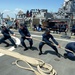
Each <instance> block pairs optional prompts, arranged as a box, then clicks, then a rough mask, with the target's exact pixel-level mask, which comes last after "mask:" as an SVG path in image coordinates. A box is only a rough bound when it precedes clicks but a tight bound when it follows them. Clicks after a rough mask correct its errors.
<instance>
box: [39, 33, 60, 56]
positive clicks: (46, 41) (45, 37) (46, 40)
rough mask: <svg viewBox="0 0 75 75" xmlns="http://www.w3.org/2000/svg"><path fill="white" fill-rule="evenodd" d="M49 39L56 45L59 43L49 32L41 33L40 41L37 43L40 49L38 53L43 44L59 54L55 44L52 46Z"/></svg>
mask: <svg viewBox="0 0 75 75" xmlns="http://www.w3.org/2000/svg"><path fill="white" fill-rule="evenodd" d="M49 39H51V40H52V41H53V42H54V43H55V44H56V45H59V44H58V42H57V41H56V40H55V39H54V37H53V36H52V35H51V34H46V33H44V34H43V35H42V42H40V44H39V50H40V53H39V55H41V54H42V47H43V45H44V44H47V45H49V46H50V47H51V48H53V49H54V50H55V51H56V54H59V53H58V50H57V48H56V46H54V45H53V44H52V42H51V41H50V40H49Z"/></svg>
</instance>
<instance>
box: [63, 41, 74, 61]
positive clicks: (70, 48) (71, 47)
mask: <svg viewBox="0 0 75 75" xmlns="http://www.w3.org/2000/svg"><path fill="white" fill-rule="evenodd" d="M65 48H66V50H65V51H66V53H64V57H65V58H69V59H70V60H75V55H74V53H72V52H75V42H70V43H68V44H67V45H66V47H65ZM67 49H68V50H67ZM71 51H72V52H71Z"/></svg>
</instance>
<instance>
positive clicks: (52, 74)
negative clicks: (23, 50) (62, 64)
mask: <svg viewBox="0 0 75 75" xmlns="http://www.w3.org/2000/svg"><path fill="white" fill-rule="evenodd" d="M0 52H1V53H3V54H6V55H8V56H11V57H14V58H17V59H18V60H16V61H15V63H14V64H16V65H17V66H18V67H20V68H22V69H26V70H30V71H33V72H34V73H35V74H36V75H57V72H56V71H55V70H54V69H53V67H52V66H51V65H50V64H47V63H45V62H44V61H43V60H40V59H37V58H32V57H28V56H24V55H22V54H20V53H17V52H14V51H9V50H6V49H0ZM20 60H21V61H24V62H25V63H26V64H27V65H28V66H29V68H26V67H22V66H20V65H19V64H18V62H19V61H20ZM32 66H34V67H36V68H37V70H35V69H34V68H32ZM42 69H43V70H42Z"/></svg>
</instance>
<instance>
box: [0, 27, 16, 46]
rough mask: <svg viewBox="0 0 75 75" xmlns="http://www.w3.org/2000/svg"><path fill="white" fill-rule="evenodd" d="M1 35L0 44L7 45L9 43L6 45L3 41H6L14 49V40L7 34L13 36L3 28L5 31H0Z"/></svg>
mask: <svg viewBox="0 0 75 75" xmlns="http://www.w3.org/2000/svg"><path fill="white" fill-rule="evenodd" d="M1 33H2V34H3V37H2V38H1V39H0V44H1V43H5V44H7V45H9V43H7V42H6V41H5V40H7V39H8V40H9V41H10V42H11V43H12V44H13V45H14V46H15V47H16V44H15V42H14V40H13V39H12V38H11V36H10V34H9V33H11V34H14V33H13V32H12V31H11V30H10V29H8V28H6V27H5V30H3V29H2V30H1Z"/></svg>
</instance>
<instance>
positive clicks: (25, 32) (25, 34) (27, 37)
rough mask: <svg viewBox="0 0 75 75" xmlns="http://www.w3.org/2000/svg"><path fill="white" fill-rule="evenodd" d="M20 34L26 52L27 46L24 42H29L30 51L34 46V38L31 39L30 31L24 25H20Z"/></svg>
mask: <svg viewBox="0 0 75 75" xmlns="http://www.w3.org/2000/svg"><path fill="white" fill-rule="evenodd" d="M19 33H20V35H21V44H22V46H23V47H24V48H25V49H24V51H25V50H28V48H27V46H26V44H25V43H24V40H28V41H29V44H30V49H31V48H32V45H33V40H32V37H31V35H30V32H29V31H28V29H27V27H25V26H24V25H23V24H20V28H19Z"/></svg>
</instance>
